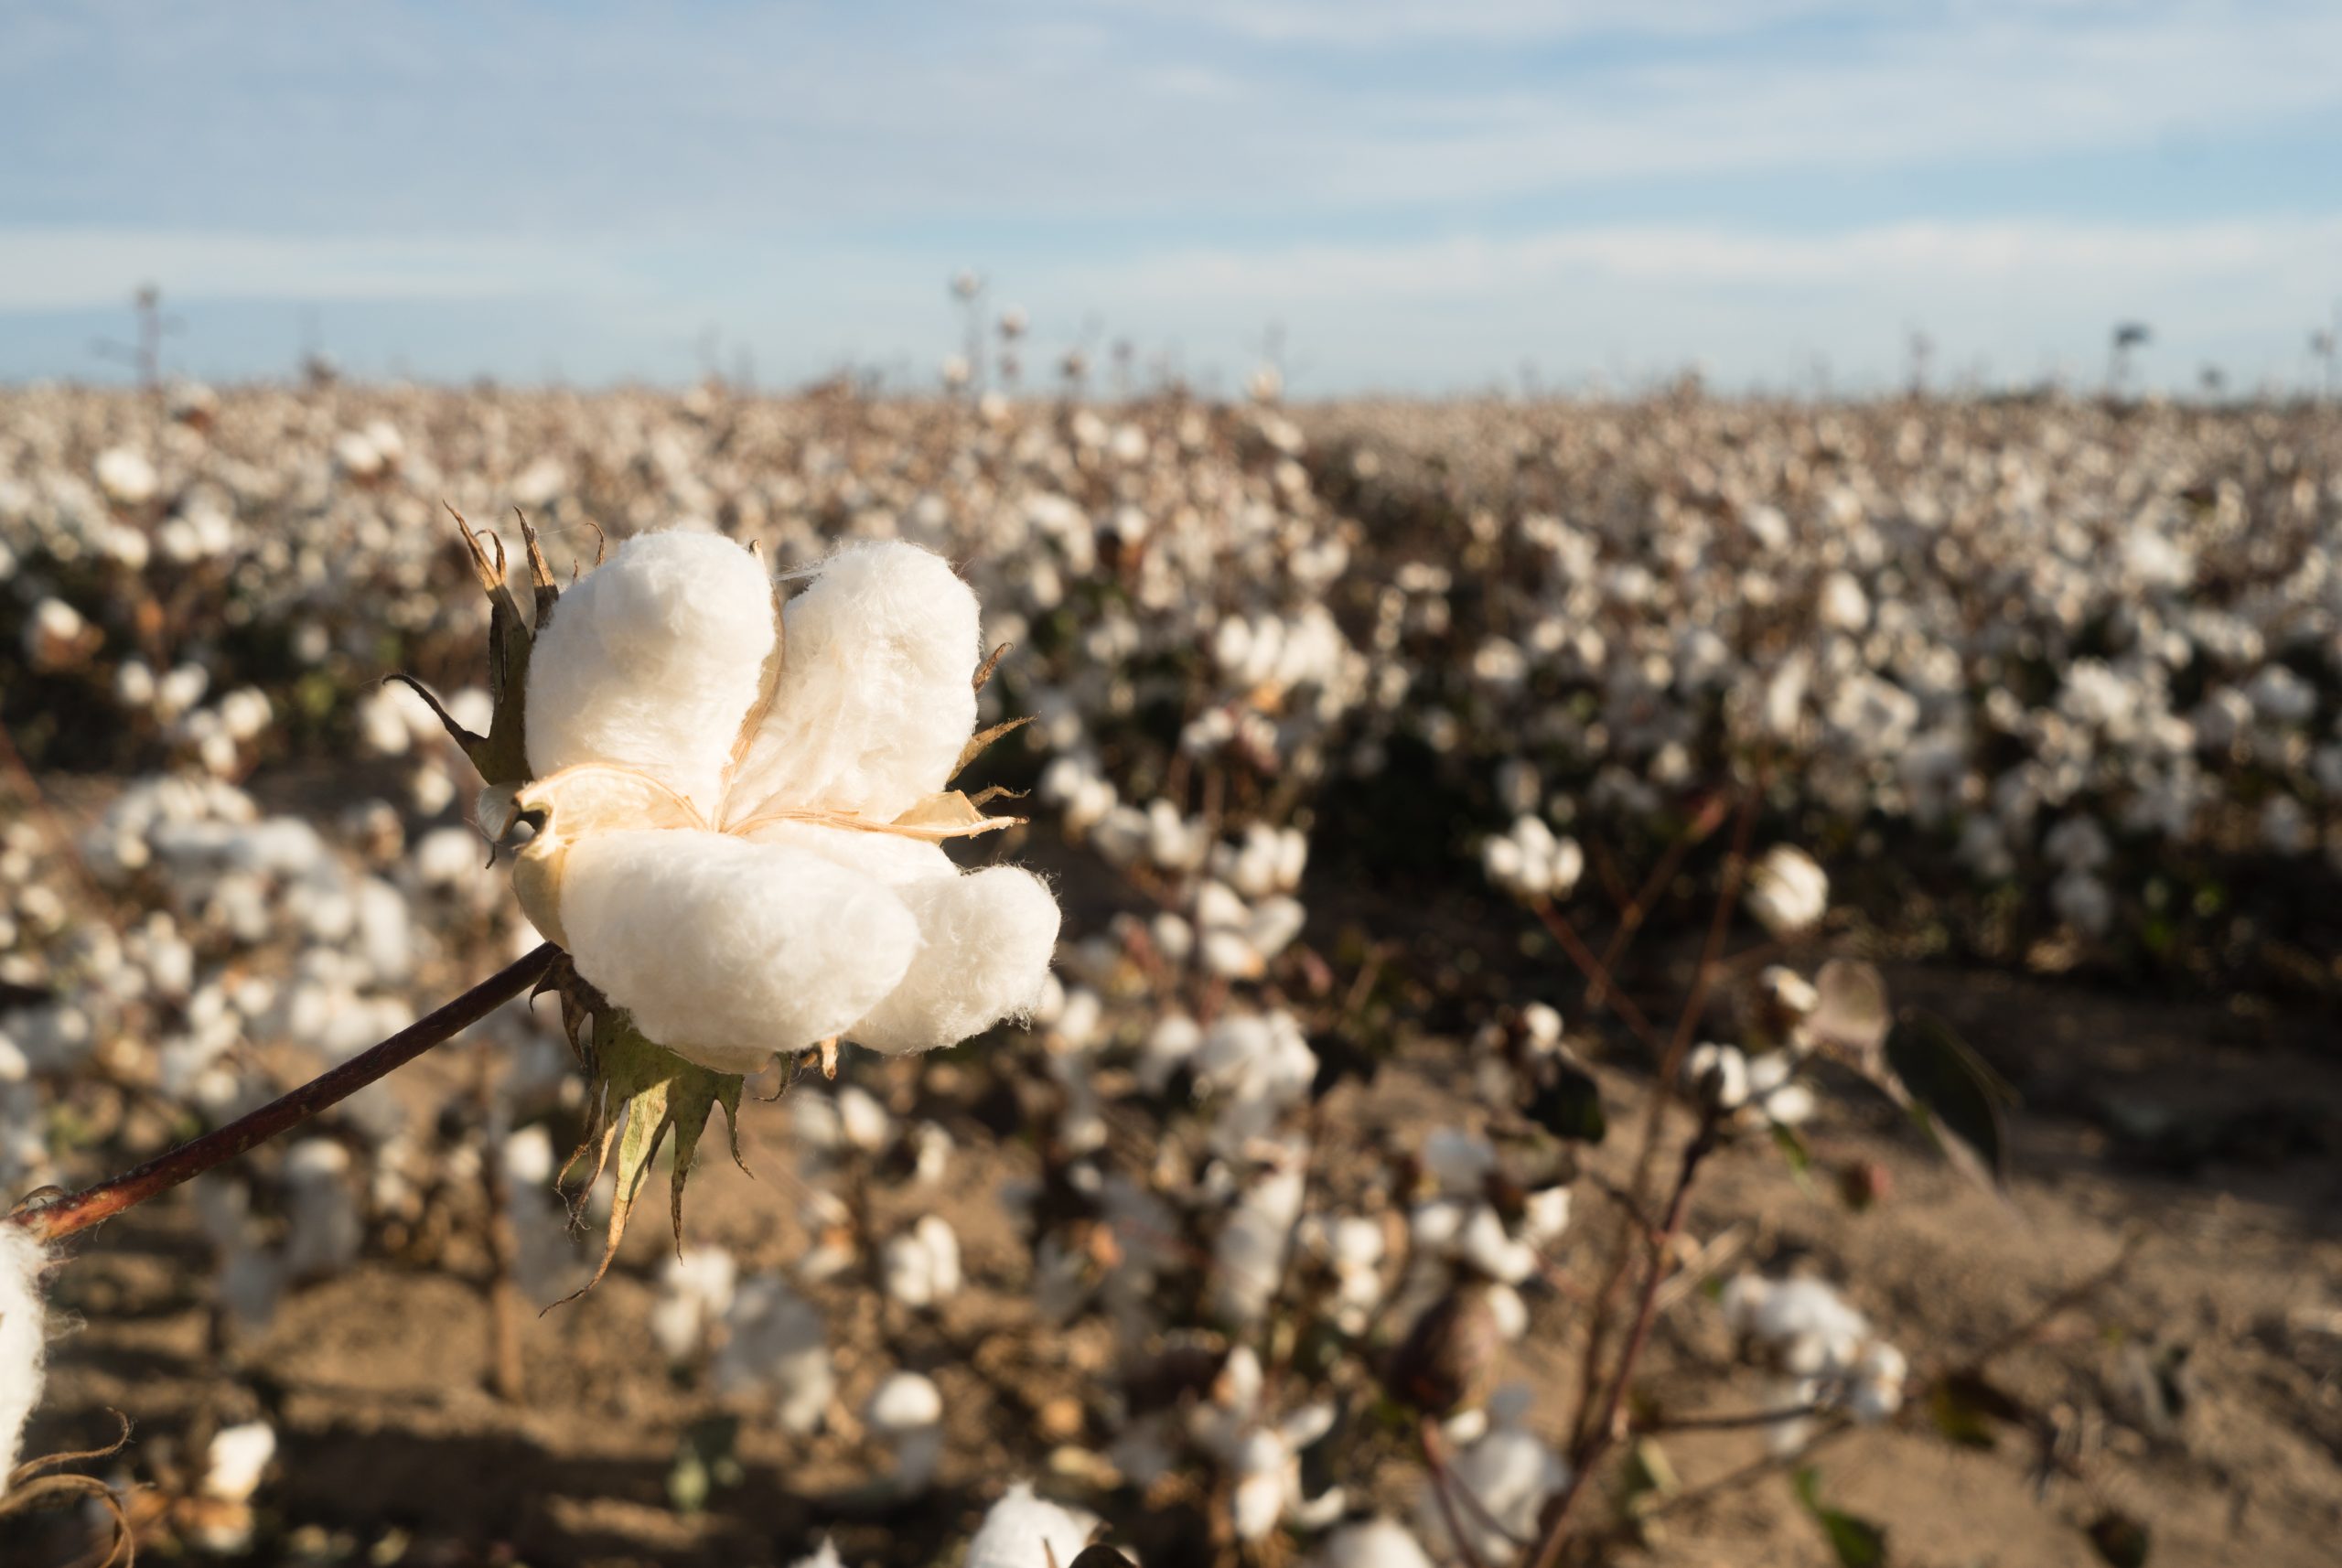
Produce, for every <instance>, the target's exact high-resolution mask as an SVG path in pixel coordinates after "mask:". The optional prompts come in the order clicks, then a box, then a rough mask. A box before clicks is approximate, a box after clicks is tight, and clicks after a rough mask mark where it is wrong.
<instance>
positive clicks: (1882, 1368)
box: [1846, 1341, 1910, 1423]
mask: <svg viewBox="0 0 2342 1568" xmlns="http://www.w3.org/2000/svg"><path fill="white" fill-rule="evenodd" d="M1909 1372H1910V1362H1909V1361H1908V1360H1907V1359H1905V1357H1904V1355H1903V1352H1902V1351H1900V1350H1898V1349H1896V1348H1895V1347H1894V1346H1892V1345H1888V1344H1885V1343H1884V1342H1883V1341H1882V1342H1879V1343H1875V1344H1873V1345H1872V1346H1871V1347H1870V1348H1868V1349H1866V1350H1864V1352H1863V1354H1862V1357H1861V1359H1858V1360H1856V1361H1855V1363H1854V1366H1853V1384H1852V1387H1851V1388H1849V1389H1848V1391H1847V1395H1846V1408H1847V1410H1849V1411H1850V1412H1853V1417H1854V1419H1855V1420H1856V1421H1860V1422H1865V1423H1878V1422H1882V1421H1885V1419H1886V1418H1887V1417H1888V1416H1890V1415H1893V1414H1894V1413H1895V1412H1896V1411H1898V1410H1900V1409H1902V1408H1903V1380H1904V1379H1905V1378H1906V1377H1907V1375H1908V1374H1909Z"/></svg>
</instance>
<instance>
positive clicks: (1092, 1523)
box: [962, 1481, 1098, 1568]
mask: <svg viewBox="0 0 2342 1568" xmlns="http://www.w3.org/2000/svg"><path fill="white" fill-rule="evenodd" d="M1097 1528H1098V1520H1097V1517H1096V1516H1095V1515H1092V1514H1087V1513H1077V1512H1075V1511H1074V1510H1072V1509H1065V1508H1060V1507H1058V1505H1057V1504H1056V1503H1053V1502H1050V1501H1048V1500H1047V1499H1046V1498H1037V1497H1035V1496H1034V1495H1033V1487H1032V1485H1031V1484H1030V1483H1029V1482H1025V1481H1019V1482H1017V1483H1016V1484H1015V1486H1013V1487H1009V1488H1008V1490H1007V1492H1006V1493H1005V1494H1004V1496H1003V1497H1002V1498H1001V1499H1000V1501H998V1502H996V1503H994V1504H993V1506H992V1507H991V1509H988V1510H987V1511H986V1512H985V1514H984V1521H983V1525H982V1526H980V1527H979V1528H978V1529H977V1530H976V1533H975V1537H974V1539H973V1540H972V1541H969V1542H968V1555H967V1557H966V1559H965V1560H964V1562H963V1563H962V1568H1033V1565H1034V1564H1036V1563H1039V1564H1043V1565H1044V1568H1046V1564H1047V1563H1048V1562H1049V1561H1050V1560H1051V1558H1052V1557H1053V1556H1054V1558H1055V1560H1056V1561H1057V1562H1058V1563H1059V1564H1060V1568H1063V1565H1066V1564H1070V1563H1072V1562H1073V1560H1074V1559H1075V1558H1076V1557H1078V1556H1080V1554H1081V1549H1082V1548H1083V1547H1085V1546H1087V1545H1089V1544H1090V1534H1091V1532H1093V1531H1094V1530H1096V1529H1097Z"/></svg>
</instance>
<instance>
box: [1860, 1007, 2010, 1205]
mask: <svg viewBox="0 0 2342 1568" xmlns="http://www.w3.org/2000/svg"><path fill="white" fill-rule="evenodd" d="M1885 1072H1886V1077H1885V1080H1884V1083H1883V1087H1885V1088H1886V1089H1887V1090H1888V1092H1889V1094H1890V1095H1893V1096H1894V1097H1895V1098H1896V1100H1897V1101H1898V1102H1900V1103H1901V1104H1903V1105H1904V1106H1905V1108H1906V1109H1907V1110H1908V1111H1909V1112H1911V1116H1912V1120H1914V1121H1915V1122H1918V1124H1919V1128H1920V1130H1921V1131H1922V1132H1924V1133H1927V1135H1928V1140H1929V1141H1930V1142H1932V1143H1933V1144H1935V1145H1936V1147H1937V1149H1938V1150H1939V1151H1940V1152H1941V1153H1942V1154H1943V1155H1944V1157H1945V1158H1947V1159H1949V1160H1950V1161H1951V1163H1952V1164H1953V1165H1955V1166H1957V1167H1959V1168H1960V1169H1961V1171H1962V1172H1963V1173H1964V1174H1966V1175H1968V1176H1971V1177H1972V1178H1974V1179H1976V1180H1979V1181H1982V1182H1983V1183H1985V1184H1986V1185H1988V1186H1992V1187H1999V1186H2001V1185H2002V1184H2003V1183H2004V1182H2005V1180H2006V1179H2007V1175H2008V1114H2007V1112H2008V1107H2009V1106H2011V1105H2014V1103H2015V1102H2016V1091H2015V1090H2013V1089H2011V1088H2010V1087H2009V1085H2008V1083H2007V1082H2006V1081H2005V1080H2004V1079H2002V1077H2001V1076H2000V1074H1998V1073H1996V1072H1994V1071H1993V1069H1992V1068H1991V1067H1990V1066H1989V1065H1988V1064H1987V1063H1986V1062H1985V1060H1984V1058H1982V1057H1980V1056H1978V1055H1977V1054H1976V1052H1975V1051H1974V1050H1973V1049H1972V1048H1971V1047H1970V1046H1969V1044H1968V1042H1967V1041H1965V1040H1963V1039H1961V1037H1960V1036H1959V1035H1957V1034H1956V1033H1954V1032H1953V1030H1952V1028H1951V1026H1950V1025H1949V1024H1946V1023H1944V1022H1943V1021H1942V1020H1941V1019H1939V1018H1935V1017H1931V1016H1928V1015H1926V1014H1914V1015H1910V1016H1908V1017H1907V1018H1904V1019H1903V1020H1902V1021H1900V1022H1898V1023H1897V1024H1896V1026H1895V1027H1894V1028H1893V1029H1891V1030H1890V1031H1888V1033H1887V1036H1886V1049H1885Z"/></svg>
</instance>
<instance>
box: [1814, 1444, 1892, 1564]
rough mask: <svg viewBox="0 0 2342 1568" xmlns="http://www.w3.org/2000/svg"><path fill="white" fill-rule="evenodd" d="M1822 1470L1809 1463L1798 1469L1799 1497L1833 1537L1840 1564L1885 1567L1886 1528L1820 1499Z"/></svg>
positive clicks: (1831, 1544) (1824, 1532)
mask: <svg viewBox="0 0 2342 1568" xmlns="http://www.w3.org/2000/svg"><path fill="white" fill-rule="evenodd" d="M1797 1500H1798V1501H1799V1503H1800V1504H1802V1505H1803V1506H1804V1508H1805V1511H1806V1512H1807V1513H1809V1514H1810V1515H1812V1516H1813V1520H1814V1522H1815V1523H1817V1524H1819V1525H1820V1526H1821V1532H1822V1533H1823V1534H1824V1535H1826V1536H1828V1537H1829V1538H1830V1550H1831V1551H1832V1552H1835V1553H1836V1554H1837V1558H1838V1563H1839V1568H1884V1564H1885V1562H1886V1531H1885V1529H1883V1528H1882V1527H1880V1526H1878V1525H1876V1524H1874V1523H1872V1522H1871V1521H1870V1520H1866V1519H1857V1518H1855V1517H1854V1516H1853V1514H1850V1513H1843V1512H1841V1511H1840V1510H1838V1509H1833V1508H1830V1507H1828V1506H1827V1505H1825V1504H1824V1503H1823V1502H1822V1501H1821V1472H1820V1471H1818V1470H1816V1469H1815V1468H1814V1467H1813V1466H1810V1465H1808V1466H1806V1467H1805V1468H1803V1469H1801V1470H1799V1472H1798V1473H1797Z"/></svg>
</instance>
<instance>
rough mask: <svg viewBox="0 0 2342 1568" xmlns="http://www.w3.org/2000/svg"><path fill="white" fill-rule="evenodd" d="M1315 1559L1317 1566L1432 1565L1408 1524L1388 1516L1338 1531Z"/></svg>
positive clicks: (1412, 1567) (1413, 1567)
mask: <svg viewBox="0 0 2342 1568" xmlns="http://www.w3.org/2000/svg"><path fill="white" fill-rule="evenodd" d="M1312 1561H1313V1562H1314V1563H1316V1568H1432V1565H1431V1559H1430V1558H1429V1557H1427V1556H1425V1555H1424V1553H1423V1547H1422V1545H1421V1544H1420V1543H1418V1542H1417V1541H1416V1540H1415V1538H1414V1537H1413V1536H1412V1535H1410V1534H1408V1533H1407V1527H1406V1526H1405V1525H1402V1524H1401V1523H1399V1522H1398V1521H1397V1520H1388V1519H1370V1520H1367V1521H1366V1522H1365V1523H1364V1524H1353V1525H1347V1526H1345V1527H1343V1528H1342V1529H1340V1530H1336V1531H1335V1532H1334V1533H1333V1535H1332V1536H1330V1537H1329V1538H1328V1539H1327V1541H1326V1544H1325V1546H1324V1547H1323V1548H1321V1549H1320V1550H1319V1552H1318V1553H1317V1555H1316V1558H1315V1559H1313V1560H1312Z"/></svg>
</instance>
